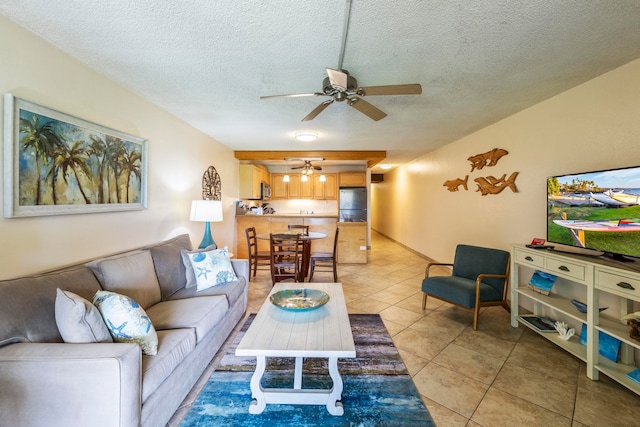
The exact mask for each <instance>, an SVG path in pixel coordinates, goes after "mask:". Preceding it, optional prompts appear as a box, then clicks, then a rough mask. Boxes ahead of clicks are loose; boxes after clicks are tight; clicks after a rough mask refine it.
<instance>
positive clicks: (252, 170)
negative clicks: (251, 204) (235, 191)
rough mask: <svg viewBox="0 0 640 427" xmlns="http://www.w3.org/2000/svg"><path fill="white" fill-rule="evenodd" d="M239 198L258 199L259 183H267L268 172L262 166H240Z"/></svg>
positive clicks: (259, 195)
mask: <svg viewBox="0 0 640 427" xmlns="http://www.w3.org/2000/svg"><path fill="white" fill-rule="evenodd" d="M239 170H240V198H241V199H259V198H260V197H262V194H261V188H260V184H261V183H263V182H264V183H267V184H268V183H269V171H268V170H267V168H266V167H264V166H262V165H244V164H242V165H240V168H239Z"/></svg>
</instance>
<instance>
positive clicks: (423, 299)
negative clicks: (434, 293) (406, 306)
mask: <svg viewBox="0 0 640 427" xmlns="http://www.w3.org/2000/svg"><path fill="white" fill-rule="evenodd" d="M426 307H427V294H426V293H425V292H423V293H422V309H423V310H424V309H425V308H426Z"/></svg>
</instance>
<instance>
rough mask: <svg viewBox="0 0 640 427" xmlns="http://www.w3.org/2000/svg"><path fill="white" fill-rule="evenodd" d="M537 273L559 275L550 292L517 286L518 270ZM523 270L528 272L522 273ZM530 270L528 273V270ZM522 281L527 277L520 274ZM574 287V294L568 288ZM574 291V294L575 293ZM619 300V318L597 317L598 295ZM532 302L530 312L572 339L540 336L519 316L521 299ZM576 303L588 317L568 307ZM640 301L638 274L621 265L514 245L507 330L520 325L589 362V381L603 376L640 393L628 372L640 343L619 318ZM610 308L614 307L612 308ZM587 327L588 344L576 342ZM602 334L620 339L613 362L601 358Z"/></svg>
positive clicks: (639, 277)
mask: <svg viewBox="0 0 640 427" xmlns="http://www.w3.org/2000/svg"><path fill="white" fill-rule="evenodd" d="M522 268H525V269H529V270H531V272H532V273H533V271H534V270H540V271H543V272H546V273H551V274H553V275H556V276H557V277H558V280H556V282H555V284H554V287H553V288H552V292H551V293H550V294H549V295H543V294H541V293H538V292H535V291H533V290H531V289H529V288H528V287H527V286H526V284H520V283H519V279H520V276H521V274H520V270H521V269H522ZM525 271H527V270H525ZM527 272H528V271H527ZM522 276H523V277H525V276H527V274H523V275H522ZM569 286H571V287H573V288H574V289H573V294H574V295H572V296H568V295H569V294H570V292H568V290H567V289H566V288H567V287H569ZM576 289H577V293H578V295H575V293H576ZM604 295H606V296H607V297H608V298H610V299H611V298H613V299H616V298H619V301H618V302H619V303H620V312H621V313H620V314H619V315H618V316H617V317H610V316H608V315H607V313H604V314H601V313H600V311H599V310H598V308H599V307H600V305H601V304H600V297H601V296H604ZM521 298H522V299H524V300H529V301H531V302H532V304H533V314H535V315H544V316H548V317H551V318H553V319H555V320H559V321H565V322H567V323H568V324H570V326H572V327H574V329H575V331H576V332H575V335H574V336H573V337H571V338H570V339H569V340H567V341H565V340H562V339H560V337H559V335H558V334H556V333H553V332H552V333H540V332H538V331H537V330H536V329H535V328H533V327H531V326H529V324H527V323H526V322H525V321H523V320H522V318H521V313H520V307H519V305H520V304H519V302H520V299H521ZM571 299H577V300H579V301H582V302H585V301H586V304H587V313H582V312H579V311H578V310H577V309H576V308H575V307H574V306H573V304H572V303H571ZM633 301H640V272H638V271H633V270H631V269H627V268H622V267H621V266H620V265H619V264H616V263H614V262H612V261H608V260H605V259H601V258H586V257H584V256H579V255H573V254H564V253H558V252H547V251H541V250H536V249H530V248H527V247H525V246H524V245H515V246H514V247H513V250H512V256H511V326H513V327H517V326H518V323H522V324H523V325H525V326H527V327H529V328H530V329H532V330H533V331H535V332H538V333H539V334H540V335H541V336H543V337H544V338H546V339H548V340H549V341H551V342H553V343H554V344H555V345H557V346H559V347H561V348H562V349H564V350H565V351H567V352H569V353H571V354H572V355H574V356H576V357H577V358H579V359H581V360H583V361H585V362H586V364H587V371H586V373H587V377H588V378H590V379H592V380H597V379H598V376H599V373H600V372H601V373H604V374H605V375H607V376H608V377H610V378H611V379H613V380H615V381H617V382H619V383H620V384H622V385H623V386H625V387H627V388H628V389H630V390H632V391H633V392H635V393H638V394H640V384H638V383H637V382H635V381H633V380H631V379H629V378H628V377H627V376H626V374H627V373H628V372H630V371H633V370H634V369H636V366H635V365H634V360H633V359H634V358H633V353H634V349H640V341H636V340H634V339H632V338H630V337H629V334H630V327H629V326H627V325H626V324H625V322H624V321H621V320H619V318H620V317H622V316H623V315H624V314H625V313H627V312H628V311H629V310H631V306H632V302H633ZM612 310H613V309H612ZM583 326H584V327H586V329H587V345H586V346H584V345H581V344H580V331H581V330H582V328H583ZM600 332H602V333H604V334H607V335H609V336H610V337H613V338H616V339H618V340H620V341H621V343H622V344H621V348H620V353H619V354H620V356H619V359H618V361H616V362H613V361H611V360H609V359H607V358H605V357H603V356H602V355H601V354H600V345H601V343H600V339H599V338H600Z"/></svg>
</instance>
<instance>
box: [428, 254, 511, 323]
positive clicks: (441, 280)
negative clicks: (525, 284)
mask: <svg viewBox="0 0 640 427" xmlns="http://www.w3.org/2000/svg"><path fill="white" fill-rule="evenodd" d="M509 258H510V254H509V252H507V251H503V250H500V249H491V248H483V247H479V246H470V245H458V246H457V247H456V254H455V258H454V260H453V264H450V263H438V262H432V263H429V264H427V268H426V270H425V275H424V280H423V281H422V292H423V294H424V295H423V297H422V309H423V310H424V309H425V307H426V305H427V296H428V295H430V296H432V297H435V298H438V299H440V300H444V301H447V302H450V303H452V304H454V305H457V306H460V307H462V308H465V309H469V310H472V311H473V329H474V330H477V329H478V314H479V312H480V307H489V306H497V305H499V306H502V307H503V308H504V309H505V310H507V311H509V305H508V304H507V291H508V288H509V265H510V264H509ZM434 266H451V267H453V269H452V273H451V276H430V275H429V270H430V268H431V267H434Z"/></svg>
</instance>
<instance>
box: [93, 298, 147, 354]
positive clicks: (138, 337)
mask: <svg viewBox="0 0 640 427" xmlns="http://www.w3.org/2000/svg"><path fill="white" fill-rule="evenodd" d="M93 304H94V305H95V306H96V307H98V310H100V314H102V318H103V319H104V322H105V324H106V325H107V328H108V329H109V332H110V333H111V336H112V337H113V340H114V341H115V342H134V343H137V344H138V345H140V348H142V352H143V353H144V354H148V355H151V356H155V355H156V354H157V353H158V334H157V333H156V330H155V328H154V327H153V325H152V324H151V320H150V319H149V316H147V313H146V312H145V311H144V309H143V308H142V307H140V304H138V303H137V302H135V300H133V299H132V298H129V297H128V296H126V295H120V294H117V293H115V292H109V291H98V292H96V294H95V295H94V296H93Z"/></svg>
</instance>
